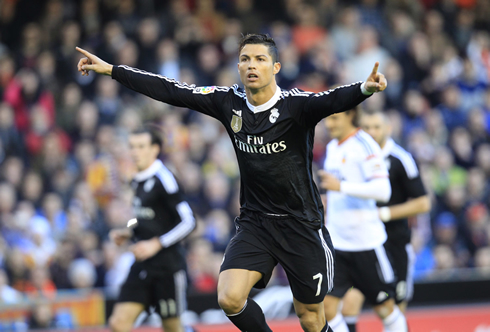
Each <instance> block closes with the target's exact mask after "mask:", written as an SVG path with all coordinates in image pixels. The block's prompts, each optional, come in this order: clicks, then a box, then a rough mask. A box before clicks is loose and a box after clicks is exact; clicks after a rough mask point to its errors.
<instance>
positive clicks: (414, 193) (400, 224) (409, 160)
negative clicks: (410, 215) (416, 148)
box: [378, 138, 426, 243]
mask: <svg viewBox="0 0 490 332" xmlns="http://www.w3.org/2000/svg"><path fill="white" fill-rule="evenodd" d="M382 152H383V155H384V158H385V162H386V163H387V167H388V171H389V173H390V183H391V198H390V201H389V202H388V203H384V204H383V203H378V206H380V207H381V206H391V205H396V204H402V203H405V202H406V201H407V200H408V199H409V198H417V197H421V196H424V195H425V194H426V192H425V188H424V185H423V183H422V179H421V178H420V174H419V170H418V168H417V164H416V163H415V160H414V159H413V157H412V155H411V154H410V153H409V152H407V151H406V150H405V149H403V148H402V147H401V146H399V145H398V144H396V143H395V141H393V139H391V138H389V139H388V140H387V142H386V144H385V146H384V148H383V149H382ZM385 227H386V233H387V234H388V241H397V242H401V243H409V242H410V236H411V232H410V227H409V226H408V219H406V218H405V219H398V220H390V222H387V223H385Z"/></svg>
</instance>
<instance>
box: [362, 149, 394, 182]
mask: <svg viewBox="0 0 490 332" xmlns="http://www.w3.org/2000/svg"><path fill="white" fill-rule="evenodd" d="M361 169H362V173H363V175H364V179H366V181H370V180H373V179H376V178H388V176H389V175H388V169H387V168H386V164H385V163H384V160H383V158H382V157H381V155H379V154H372V155H370V156H367V157H366V158H365V159H364V161H362V162H361Z"/></svg>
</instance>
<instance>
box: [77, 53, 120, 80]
mask: <svg viewBox="0 0 490 332" xmlns="http://www.w3.org/2000/svg"><path fill="white" fill-rule="evenodd" d="M76 50H77V51H78V52H80V53H82V54H83V55H85V58H81V59H80V61H78V65H77V68H78V71H79V72H81V73H82V76H88V73H89V71H91V70H93V71H94V72H96V73H97V74H103V75H109V76H110V75H111V74H112V65H111V64H109V63H107V62H105V61H104V60H102V59H100V58H99V57H97V56H95V55H93V54H92V53H90V52H88V51H86V50H84V49H83V48H80V47H76Z"/></svg>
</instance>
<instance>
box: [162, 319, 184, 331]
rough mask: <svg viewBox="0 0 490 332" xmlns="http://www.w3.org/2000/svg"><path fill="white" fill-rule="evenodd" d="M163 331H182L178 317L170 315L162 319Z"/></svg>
mask: <svg viewBox="0 0 490 332" xmlns="http://www.w3.org/2000/svg"><path fill="white" fill-rule="evenodd" d="M162 326H163V331H165V332H184V328H183V327H182V322H181V321H180V317H172V318H167V319H163V320H162Z"/></svg>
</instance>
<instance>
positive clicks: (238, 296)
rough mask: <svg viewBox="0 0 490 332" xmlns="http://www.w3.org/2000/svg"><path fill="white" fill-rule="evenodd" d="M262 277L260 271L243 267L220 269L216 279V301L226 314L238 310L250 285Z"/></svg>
mask: <svg viewBox="0 0 490 332" xmlns="http://www.w3.org/2000/svg"><path fill="white" fill-rule="evenodd" d="M260 279H262V273H260V272H257V271H248V270H243V269H230V270H225V271H222V272H221V273H220V274H219V279H218V303H219V305H220V307H221V309H223V311H224V312H225V314H226V315H228V316H231V315H235V314H237V313H239V312H240V310H242V309H243V307H244V306H245V304H246V302H247V299H248V294H249V293H250V291H251V290H252V287H253V286H254V285H255V284H256V283H257V282H258V281H259V280H260Z"/></svg>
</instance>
